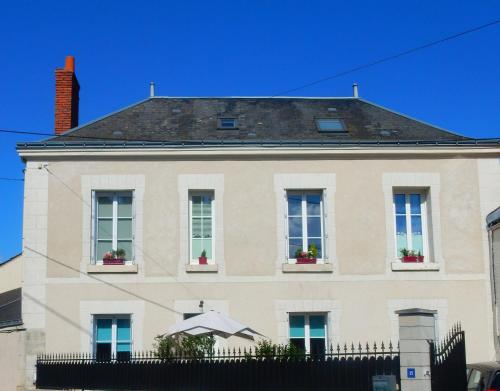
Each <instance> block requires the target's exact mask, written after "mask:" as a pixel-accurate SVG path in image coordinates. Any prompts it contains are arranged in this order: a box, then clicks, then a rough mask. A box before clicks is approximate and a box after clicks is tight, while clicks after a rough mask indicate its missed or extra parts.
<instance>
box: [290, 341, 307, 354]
mask: <svg viewBox="0 0 500 391" xmlns="http://www.w3.org/2000/svg"><path fill="white" fill-rule="evenodd" d="M290 345H293V346H295V347H296V348H297V350H298V351H299V352H303V353H304V352H305V351H306V341H305V339H304V338H290Z"/></svg>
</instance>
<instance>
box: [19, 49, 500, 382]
mask: <svg viewBox="0 0 500 391" xmlns="http://www.w3.org/2000/svg"><path fill="white" fill-rule="evenodd" d="M78 90H79V85H78V81H77V79H76V76H75V71H74V62H73V60H72V59H71V58H70V59H69V61H67V63H66V67H65V68H64V69H59V70H57V71H56V135H55V136H54V137H52V138H49V139H48V140H44V141H40V142H29V143H19V144H18V145H17V150H18V152H19V155H20V157H21V158H22V159H23V160H24V161H25V162H26V173H25V204H24V245H23V262H24V276H23V279H24V281H23V294H24V299H23V300H24V302H23V321H24V325H25V327H26V329H27V331H26V333H27V338H26V343H25V350H26V368H25V370H24V371H25V373H24V377H25V381H26V384H27V385H28V386H29V385H30V384H32V382H33V376H34V362H35V359H36V354H37V353H43V352H51V353H58V352H89V353H97V354H111V353H117V354H119V353H120V352H127V351H130V350H144V349H150V348H151V346H152V344H153V341H154V337H155V336H156V335H158V334H161V333H164V332H165V331H166V330H167V328H168V326H169V325H171V324H172V323H174V322H176V321H178V320H180V319H182V318H183V317H184V316H189V315H188V314H192V313H196V312H198V311H199V303H200V300H203V302H204V308H205V310H207V309H215V310H218V311H222V312H224V313H227V314H229V315H230V316H232V317H234V318H235V319H238V320H240V321H242V322H243V323H246V324H249V325H251V326H252V327H253V328H255V329H257V330H259V331H260V332H262V333H263V334H265V335H266V336H268V337H270V338H271V339H272V340H273V341H275V342H280V343H288V342H292V343H294V344H297V345H299V346H302V347H304V348H305V349H306V350H308V351H314V350H315V349H316V350H317V349H322V348H323V346H325V345H328V344H330V343H337V342H344V341H345V342H350V341H353V342H357V341H361V342H366V341H367V340H370V341H374V340H376V341H382V340H383V341H388V340H392V341H397V340H398V337H399V336H398V327H397V315H396V314H395V311H397V310H401V309H405V308H413V307H420V308H426V309H429V310H437V314H436V317H435V321H436V325H437V327H436V330H438V335H436V338H439V335H444V333H445V332H446V331H447V330H448V328H449V327H450V326H451V325H452V324H453V323H455V322H457V321H460V322H461V323H462V327H463V328H464V329H465V331H466V333H467V336H468V340H467V341H468V345H467V352H468V359H469V360H470V361H480V360H489V359H492V358H493V357H494V356H495V349H494V343H493V337H494V330H493V316H492V311H491V291H490V278H489V268H488V264H489V255H488V232H487V229H486V227H485V224H484V221H485V218H486V215H487V214H488V213H489V212H490V211H491V210H492V206H491V205H492V204H495V205H498V204H500V181H499V180H498V178H499V174H500V165H499V164H498V158H499V156H500V146H499V144H498V142H497V141H493V140H475V139H470V138H467V137H463V136H459V135H456V134H454V133H451V132H448V131H445V130H443V129H440V128H437V127H435V126H432V125H429V124H426V123H423V122H421V121H418V120H415V119H412V118H410V117H408V116H405V115H402V114H399V113H396V112H393V111H391V110H389V109H387V108H384V107H381V106H378V105H376V104H373V103H370V102H368V101H366V100H364V99H361V98H358V97H357V96H354V97H344V98H324V97H321V98H294V97H276V98H262V97H227V98H199V97H198V98H197V97H156V96H151V97H149V98H148V99H146V100H144V101H141V102H139V103H136V104H134V105H131V106H129V107H127V108H125V109H123V110H120V111H117V112H115V113H112V114H110V115H108V116H106V117H103V118H100V119H97V120H95V121H93V122H90V123H88V124H85V125H82V126H77V122H78V121H77V115H78ZM70 128H72V129H71V130H70ZM311 244H314V245H315V248H310V247H309V246H310V245H311ZM118 249H122V250H125V254H124V255H123V254H122V253H120V254H119V255H120V256H119V257H118V258H119V259H116V258H107V259H106V260H105V259H104V258H106V257H105V254H106V253H107V252H109V251H110V250H118ZM402 249H408V250H414V251H415V253H416V254H418V253H420V255H421V256H423V262H403V261H402V259H401V258H402V256H401V250H402ZM301 250H306V251H307V250H311V252H314V253H316V252H317V254H316V262H315V263H299V262H297V258H300V256H299V255H298V254H297V252H300V251H301ZM203 251H205V253H206V258H207V261H206V264H204V262H203V260H201V261H200V259H199V258H200V256H201V255H202V252H203ZM309 257H310V256H309ZM120 259H124V261H123V264H122V262H121V260H120ZM303 262H313V261H312V260H310V259H309V258H308V259H305V260H304V261H303ZM472 342H473V343H472Z"/></svg>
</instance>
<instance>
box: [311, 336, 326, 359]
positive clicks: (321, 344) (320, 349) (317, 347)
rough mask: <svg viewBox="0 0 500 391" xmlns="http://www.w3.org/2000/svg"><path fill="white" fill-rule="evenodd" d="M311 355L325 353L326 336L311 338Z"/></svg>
mask: <svg viewBox="0 0 500 391" xmlns="http://www.w3.org/2000/svg"><path fill="white" fill-rule="evenodd" d="M310 344H311V355H312V356H322V355H324V354H325V339H324V338H311V340H310Z"/></svg>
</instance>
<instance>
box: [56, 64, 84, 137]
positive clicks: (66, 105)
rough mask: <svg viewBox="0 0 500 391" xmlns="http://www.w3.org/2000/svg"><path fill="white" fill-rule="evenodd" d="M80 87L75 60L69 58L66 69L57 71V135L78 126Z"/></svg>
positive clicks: (65, 65)
mask: <svg viewBox="0 0 500 391" xmlns="http://www.w3.org/2000/svg"><path fill="white" fill-rule="evenodd" d="M79 92H80V85H79V84H78V79H77V78H76V75H75V58H74V57H73V56H67V57H66V62H65V64H64V68H57V69H56V97H55V126H54V130H55V134H57V135H60V134H62V133H64V132H66V131H67V130H69V129H71V128H74V127H76V126H78V103H79Z"/></svg>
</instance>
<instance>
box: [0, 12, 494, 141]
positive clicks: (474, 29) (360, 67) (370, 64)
mask: <svg viewBox="0 0 500 391" xmlns="http://www.w3.org/2000/svg"><path fill="white" fill-rule="evenodd" d="M499 23H500V19H496V20H493V21H491V22H489V23H485V24H482V25H479V26H476V27H472V28H470V29H467V30H464V31H461V32H458V33H455V34H452V35H449V36H446V37H443V38H440V39H438V40H436V41H432V42H428V43H425V44H423V45H420V46H416V47H414V48H411V49H408V50H405V51H402V52H399V53H396V54H393V55H390V56H387V57H383V58H379V59H378V60H374V61H371V62H368V63H365V64H362V65H358V66H356V67H353V68H350V69H346V70H344V71H341V72H338V73H335V74H333V75H331V76H326V77H323V78H321V79H318V80H315V81H312V82H309V83H306V84H303V85H301V86H298V87H294V88H291V89H288V90H284V91H281V92H278V93H276V94H273V95H270V96H268V98H275V97H277V96H282V95H285V94H289V93H290V92H294V91H298V90H301V89H303V88H307V87H310V86H313V85H316V84H320V83H323V82H325V81H329V80H332V79H336V78H339V77H342V76H346V75H348V74H350V73H354V72H357V71H360V70H363V69H367V68H371V67H373V66H376V65H379V64H382V63H385V62H388V61H391V60H395V59H397V58H400V57H403V56H407V55H409V54H412V53H415V52H418V51H421V50H424V49H427V48H430V47H432V46H436V45H439V44H441V43H444V42H447V41H451V40H453V39H456V38H459V37H462V36H464V35H467V34H471V33H474V32H477V31H480V30H483V29H485V28H488V27H491V26H494V25H496V24H499ZM226 112H227V110H225V111H222V112H221V111H218V112H214V113H212V114H210V115H207V116H203V117H199V118H197V119H196V120H198V121H200V120H203V119H208V118H211V117H213V116H220V115H223V114H224V113H226ZM172 130H175V129H174V128H168V129H164V130H163V131H164V132H169V131H172ZM0 133H12V134H29V135H36V136H49V137H53V138H54V140H51V141H57V138H58V137H64V138H77V139H79V140H93V141H99V140H110V141H117V142H120V141H121V142H125V141H132V142H161V141H162V140H153V139H144V138H141V139H130V138H128V139H123V138H115V137H102V136H100V137H95V136H92V137H91V136H75V135H72V134H64V133H63V134H61V135H54V134H53V133H46V132H38V131H20V130H8V129H0Z"/></svg>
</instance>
